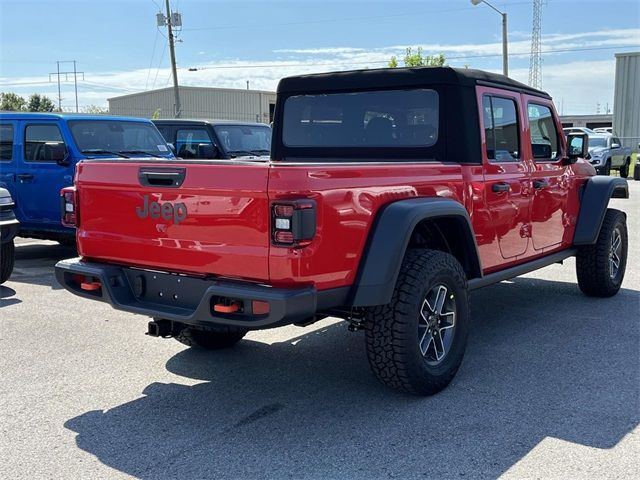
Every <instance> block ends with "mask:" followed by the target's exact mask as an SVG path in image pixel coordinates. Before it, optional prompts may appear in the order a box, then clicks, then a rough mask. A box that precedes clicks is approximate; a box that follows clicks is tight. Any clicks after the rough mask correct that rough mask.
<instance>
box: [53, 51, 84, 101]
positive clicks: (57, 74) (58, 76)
mask: <svg viewBox="0 0 640 480" xmlns="http://www.w3.org/2000/svg"><path fill="white" fill-rule="evenodd" d="M61 63H73V70H72V71H66V72H61V71H60V64H61ZM56 66H57V69H56V71H55V72H53V73H50V74H49V81H51V77H53V76H54V75H55V77H56V79H57V81H58V110H60V111H62V92H61V87H60V83H61V82H62V79H61V78H62V76H64V81H65V82H68V81H69V76H70V75H71V74H72V73H73V83H74V86H75V92H76V112H77V111H78V75H82V78H81V80H84V72H79V71H78V69H77V62H76V61H75V60H58V61H57V62H56Z"/></svg>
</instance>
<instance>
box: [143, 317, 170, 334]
mask: <svg viewBox="0 0 640 480" xmlns="http://www.w3.org/2000/svg"><path fill="white" fill-rule="evenodd" d="M146 334H147V335H149V336H150V337H162V338H169V337H173V322H172V321H170V320H152V321H151V322H149V323H148V324H147V333H146Z"/></svg>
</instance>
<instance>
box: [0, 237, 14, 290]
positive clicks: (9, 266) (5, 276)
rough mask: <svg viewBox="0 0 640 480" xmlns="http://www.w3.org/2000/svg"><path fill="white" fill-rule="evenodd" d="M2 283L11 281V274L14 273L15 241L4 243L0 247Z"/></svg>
mask: <svg viewBox="0 0 640 480" xmlns="http://www.w3.org/2000/svg"><path fill="white" fill-rule="evenodd" d="M0 248H1V249H2V250H1V251H0V283H4V282H6V281H7V280H9V277H10V276H11V272H13V264H14V262H15V245H14V244H13V240H11V241H10V242H6V243H3V244H2V246H1V247H0Z"/></svg>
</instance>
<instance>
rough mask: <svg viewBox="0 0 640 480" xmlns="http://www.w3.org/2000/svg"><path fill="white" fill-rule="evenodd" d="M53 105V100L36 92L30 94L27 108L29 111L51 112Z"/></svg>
mask: <svg viewBox="0 0 640 480" xmlns="http://www.w3.org/2000/svg"><path fill="white" fill-rule="evenodd" d="M55 107H56V106H55V104H54V103H53V100H51V99H50V98H49V97H47V96H46V95H40V94H38V93H34V94H33V95H31V96H30V97H29V102H28V103H27V110H28V111H30V112H52V111H53V110H54V109H55Z"/></svg>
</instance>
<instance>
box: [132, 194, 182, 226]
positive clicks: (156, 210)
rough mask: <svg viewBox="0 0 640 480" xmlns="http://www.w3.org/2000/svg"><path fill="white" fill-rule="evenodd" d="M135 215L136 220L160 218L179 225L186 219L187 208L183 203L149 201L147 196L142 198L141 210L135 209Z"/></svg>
mask: <svg viewBox="0 0 640 480" xmlns="http://www.w3.org/2000/svg"><path fill="white" fill-rule="evenodd" d="M136 215H137V216H138V218H147V217H151V218H160V217H162V218H163V219H164V220H173V223H174V224H176V225H177V224H178V223H180V222H181V221H182V220H184V219H185V218H187V206H186V205H185V204H184V203H174V204H172V203H170V202H165V203H159V202H154V201H149V195H145V196H144V205H143V206H142V208H140V207H136Z"/></svg>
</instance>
